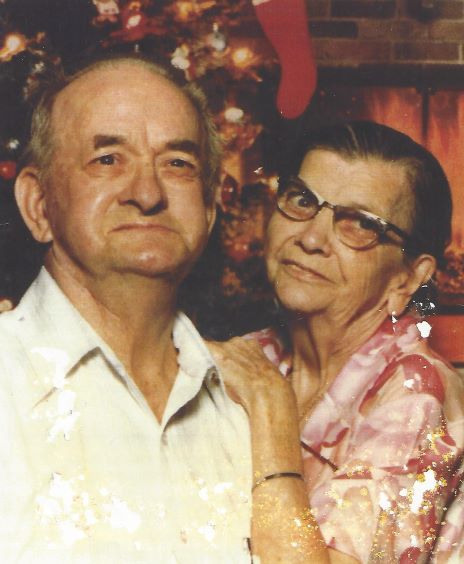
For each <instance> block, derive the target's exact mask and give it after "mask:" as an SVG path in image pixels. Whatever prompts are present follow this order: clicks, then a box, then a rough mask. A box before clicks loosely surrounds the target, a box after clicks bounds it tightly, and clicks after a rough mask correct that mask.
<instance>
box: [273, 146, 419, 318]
mask: <svg viewBox="0 0 464 564" xmlns="http://www.w3.org/2000/svg"><path fill="white" fill-rule="evenodd" d="M299 176H300V178H301V179H302V180H303V181H304V182H305V183H306V184H307V185H308V186H309V187H310V188H312V189H314V190H315V191H316V192H317V193H318V194H319V195H320V196H322V198H324V200H327V201H328V202H330V203H332V204H338V205H343V206H350V207H354V208H359V209H362V210H365V211H369V212H371V213H373V214H376V215H378V216H380V217H381V218H383V219H385V220H387V221H389V222H391V223H393V224H395V225H396V226H398V227H399V228H401V229H403V230H404V231H406V232H410V230H411V219H410V216H411V211H410V210H411V209H412V206H413V195H412V193H411V189H410V187H409V185H408V181H407V175H406V171H405V169H404V167H402V166H401V165H398V164H395V163H389V162H386V161H383V160H381V159H376V158H369V159H355V160H347V159H345V158H343V157H341V156H340V155H338V154H337V153H334V152H331V151H327V150H314V151H311V152H310V153H308V154H307V155H306V157H305V158H304V160H303V162H302V165H301V168H300V171H299ZM332 222H333V211H332V210H331V209H328V208H323V209H322V210H321V211H320V212H319V213H318V214H317V215H316V216H315V217H314V218H313V219H310V220H307V221H294V220H291V219H289V218H287V217H285V216H284V215H283V214H282V213H280V212H279V211H275V212H274V214H273V216H272V218H271V221H270V224H269V228H268V237H267V250H266V256H267V268H268V276H269V279H270V281H271V283H272V284H273V286H274V289H275V291H276V293H277V296H278V297H279V299H280V301H281V302H282V304H283V305H284V306H285V307H286V308H287V309H289V310H291V311H296V312H301V313H303V314H313V313H318V314H324V315H327V316H330V318H331V319H332V320H333V321H336V322H338V323H344V322H345V323H347V322H350V321H352V320H354V319H356V318H357V317H359V316H360V315H363V314H365V313H366V312H367V313H368V315H369V312H371V311H372V313H373V314H374V315H378V312H380V311H382V314H381V315H382V316H385V314H386V313H385V312H386V308H387V303H388V300H389V297H390V296H391V295H392V292H395V291H396V288H397V287H398V285H399V284H401V283H402V281H404V278H405V276H407V268H406V265H405V262H404V257H403V254H402V251H401V247H400V245H398V244H395V243H387V244H385V243H381V244H378V245H376V246H374V247H371V248H369V249H365V250H355V249H352V248H350V247H348V246H346V245H345V244H343V243H342V242H341V241H339V240H338V239H337V237H336V236H335V233H334V230H333V223H332ZM397 313H401V312H397Z"/></svg>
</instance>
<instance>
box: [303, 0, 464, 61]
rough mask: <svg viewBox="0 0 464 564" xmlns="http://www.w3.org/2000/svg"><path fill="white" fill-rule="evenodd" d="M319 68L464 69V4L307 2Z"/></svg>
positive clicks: (455, 0) (460, 0) (454, 0)
mask: <svg viewBox="0 0 464 564" xmlns="http://www.w3.org/2000/svg"><path fill="white" fill-rule="evenodd" d="M306 2H307V8H308V15H309V22H310V23H309V25H310V30H311V34H312V37H313V44H314V49H315V54H316V58H317V61H318V64H319V66H322V67H330V66H357V65H359V64H375V63H382V64H394V65H396V64H414V65H417V64H422V63H429V64H430V63H432V64H434V65H441V64H446V65H462V64H464V0H306Z"/></svg>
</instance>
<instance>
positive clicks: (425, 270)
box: [387, 255, 437, 317]
mask: <svg viewBox="0 0 464 564" xmlns="http://www.w3.org/2000/svg"><path fill="white" fill-rule="evenodd" d="M436 267H437V261H436V260H435V258H434V257H432V256H431V255H420V256H418V257H417V258H415V259H414V261H413V262H412V263H411V264H409V265H408V267H407V268H408V269H407V271H405V273H404V274H405V275H404V276H402V277H401V278H400V279H399V280H400V282H399V283H398V285H397V286H395V287H394V288H392V289H391V291H390V293H389V296H388V303H387V309H388V313H389V315H394V316H395V317H399V316H400V315H401V314H402V313H403V312H404V310H405V309H406V307H407V305H408V304H409V302H410V301H411V298H412V296H413V295H414V293H415V292H416V291H417V290H418V289H419V288H420V287H421V286H422V285H423V284H426V283H427V282H428V281H429V280H430V279H431V278H432V276H433V273H434V272H435V270H436Z"/></svg>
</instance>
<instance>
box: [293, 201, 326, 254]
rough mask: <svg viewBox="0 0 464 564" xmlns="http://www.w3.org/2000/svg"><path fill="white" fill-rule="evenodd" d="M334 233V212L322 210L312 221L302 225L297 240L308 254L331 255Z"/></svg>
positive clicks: (304, 222)
mask: <svg viewBox="0 0 464 564" xmlns="http://www.w3.org/2000/svg"><path fill="white" fill-rule="evenodd" d="M333 236H334V233H333V212H332V210H331V209H329V208H322V209H321V210H320V211H319V213H317V214H316V215H315V216H314V217H313V218H312V219H308V220H306V221H302V222H301V223H300V231H299V232H298V235H297V236H296V238H295V240H296V243H297V244H298V245H300V246H301V247H302V249H303V250H305V251H306V252H308V253H314V252H320V253H322V254H324V255H328V254H329V253H330V247H331V241H332V238H333Z"/></svg>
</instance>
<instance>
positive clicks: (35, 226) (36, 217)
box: [15, 166, 53, 243]
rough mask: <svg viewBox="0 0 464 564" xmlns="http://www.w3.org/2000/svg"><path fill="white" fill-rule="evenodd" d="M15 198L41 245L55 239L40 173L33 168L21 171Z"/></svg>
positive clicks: (29, 167) (26, 222)
mask: <svg viewBox="0 0 464 564" xmlns="http://www.w3.org/2000/svg"><path fill="white" fill-rule="evenodd" d="M15 198H16V203H17V205H18V208H19V211H20V213H21V216H22V218H23V220H24V223H25V224H26V225H27V227H28V228H29V231H30V232H31V233H32V235H33V237H34V239H35V240H36V241H38V242H39V243H49V242H50V241H51V240H52V239H53V235H52V231H51V229H50V223H49V221H48V217H47V210H46V205H45V193H44V190H43V186H42V182H41V181H40V179H39V171H38V170H37V169H36V168H35V167H32V166H27V167H25V168H23V169H22V170H21V172H20V173H19V175H18V178H17V179H16V183H15Z"/></svg>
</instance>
